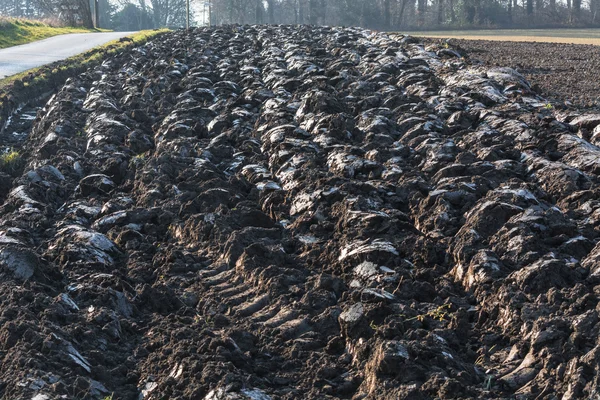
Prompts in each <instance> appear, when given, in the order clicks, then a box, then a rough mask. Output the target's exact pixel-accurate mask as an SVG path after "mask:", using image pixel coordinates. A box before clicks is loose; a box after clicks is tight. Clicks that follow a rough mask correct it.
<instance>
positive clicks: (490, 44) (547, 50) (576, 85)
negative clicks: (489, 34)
mask: <svg viewBox="0 0 600 400" xmlns="http://www.w3.org/2000/svg"><path fill="white" fill-rule="evenodd" d="M523 39H526V38H523ZM548 39H549V40H550V41H552V40H553V39H554V38H548ZM428 40H431V39H428ZM450 42H451V43H453V44H455V45H457V46H460V47H461V48H462V49H464V53H465V54H467V55H468V57H469V58H470V59H471V61H472V62H483V63H484V64H485V65H487V66H502V67H511V68H514V69H516V70H517V71H518V72H519V73H521V74H523V75H524V76H525V77H526V78H527V79H528V80H529V82H530V83H531V84H532V85H533V86H534V88H535V89H536V90H537V91H539V92H540V93H542V94H543V96H544V97H546V98H548V100H549V102H550V104H551V105H552V106H553V107H558V108H560V107H565V106H566V107H569V108H595V109H597V110H598V109H600V79H598V74H599V72H600V70H599V66H600V46H597V45H590V44H568V43H541V42H515V41H507V42H498V41H490V40H458V39H451V40H450ZM565 102H566V103H565Z"/></svg>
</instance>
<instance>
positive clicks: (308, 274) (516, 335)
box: [0, 26, 600, 400]
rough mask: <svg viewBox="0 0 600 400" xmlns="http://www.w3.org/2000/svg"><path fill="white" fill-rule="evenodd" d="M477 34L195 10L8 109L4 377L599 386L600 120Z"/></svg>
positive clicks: (105, 389) (576, 391)
mask: <svg viewBox="0 0 600 400" xmlns="http://www.w3.org/2000/svg"><path fill="white" fill-rule="evenodd" d="M463 56H464V54H462V53H461V52H460V49H459V51H457V50H456V49H453V48H452V46H447V45H443V44H435V43H434V44H427V45H422V44H420V43H419V41H418V40H415V39H414V38H411V37H405V36H402V35H395V34H384V33H372V32H369V31H365V30H361V29H350V28H328V27H319V28H317V27H290V26H277V27H275V26H273V27H268V26H264V27H249V26H243V27H241V26H230V27H216V28H211V29H194V30H191V31H190V32H184V31H178V32H172V33H169V34H166V35H164V36H162V37H161V38H160V39H158V40H154V41H150V42H149V43H147V44H145V45H144V46H141V47H139V48H136V49H134V50H132V51H129V52H125V53H122V54H119V55H116V56H113V57H110V58H108V59H107V60H106V61H105V62H104V63H103V64H102V65H100V66H98V67H95V68H93V69H91V70H88V71H87V72H85V73H83V74H81V75H79V76H76V77H73V78H71V79H70V80H69V81H68V82H67V83H66V84H65V85H64V86H63V87H62V88H61V89H60V91H59V92H58V93H57V94H56V95H54V96H53V97H52V98H51V99H50V100H49V101H48V102H47V104H46V105H45V106H44V107H43V109H41V110H39V111H38V112H37V115H34V114H31V112H28V111H27V110H22V111H21V112H19V113H17V114H16V115H14V116H13V118H12V119H11V122H10V124H8V125H7V126H5V129H4V130H3V133H2V139H3V143H5V144H6V145H7V146H11V147H12V148H13V149H22V151H20V152H14V151H13V152H11V153H7V154H12V156H11V157H7V156H5V157H3V158H2V159H1V160H0V161H1V162H2V170H3V172H2V173H1V174H0V185H2V188H3V190H2V191H1V196H2V206H1V208H0V292H1V294H2V296H1V306H0V357H1V359H2V363H1V364H0V393H1V396H2V397H3V398H9V399H35V400H48V399H60V398H68V399H103V398H106V397H110V396H111V395H112V396H113V397H112V398H113V399H131V400H134V399H205V400H218V399H227V400H235V399H259V400H268V399H299V398H306V399H328V398H330V399H382V398H386V399H432V398H441V399H449V398H464V399H472V398H490V399H491V398H494V399H504V398H516V399H534V398H539V399H541V398H544V399H554V398H556V399H557V398H561V399H578V398H593V397H594V396H597V395H598V394H599V393H598V390H597V388H598V387H600V367H599V361H600V343H599V342H598V337H599V331H600V319H599V311H600V308H599V307H600V306H599V299H598V296H599V295H600V267H599V266H600V264H599V262H600V244H598V243H599V241H600V201H599V200H598V197H599V194H600V193H599V189H598V185H597V184H598V182H599V173H600V147H597V146H598V145H600V115H598V114H593V113H578V112H572V111H559V110H557V109H556V108H553V107H548V103H547V100H546V99H544V98H541V97H540V96H539V95H538V94H537V93H536V92H535V91H533V90H532V88H531V86H530V84H529V82H528V81H527V80H526V78H525V77H524V76H523V75H521V74H519V73H518V72H517V71H515V70H514V69H510V68H504V67H489V66H485V65H481V64H474V63H471V62H469V60H468V59H465V58H464V57H463Z"/></svg>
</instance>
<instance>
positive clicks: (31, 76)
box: [0, 29, 168, 129]
mask: <svg viewBox="0 0 600 400" xmlns="http://www.w3.org/2000/svg"><path fill="white" fill-rule="evenodd" d="M165 32H168V30H167V29H157V30H148V31H141V32H138V33H135V34H133V35H131V36H128V37H129V39H130V40H121V39H118V40H113V41H112V42H109V43H107V44H105V45H103V46H99V47H96V48H93V49H92V50H89V51H87V52H85V53H82V54H79V55H76V56H73V57H70V58H67V59H66V60H63V61H57V62H55V63H52V64H48V65H44V66H42V67H39V68H34V69H30V70H28V71H25V72H22V73H20V74H16V75H12V76H9V77H7V78H4V79H0V129H1V128H2V126H3V125H4V122H5V121H6V120H7V118H8V117H9V116H10V115H11V114H12V112H13V110H15V109H16V108H17V107H18V106H19V105H21V104H24V103H27V102H28V101H31V100H33V99H37V98H39V97H40V95H41V94H43V93H49V92H53V91H55V90H56V89H58V88H59V87H60V86H62V85H63V84H64V83H65V81H66V80H67V79H68V78H70V77H71V76H75V75H78V74H80V73H82V72H83V71H85V70H86V69H88V68H90V67H93V66H96V65H98V64H100V63H101V62H102V61H103V60H104V59H105V58H107V57H109V56H112V55H115V54H118V53H121V52H123V51H127V50H130V49H131V48H133V47H137V46H141V45H143V44H144V43H146V42H147V41H149V40H150V39H152V38H154V37H156V36H158V35H161V34H164V33H165Z"/></svg>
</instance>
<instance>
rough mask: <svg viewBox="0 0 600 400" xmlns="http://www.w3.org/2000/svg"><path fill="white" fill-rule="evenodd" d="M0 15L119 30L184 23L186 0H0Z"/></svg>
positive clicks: (173, 25)
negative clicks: (96, 12) (96, 11)
mask: <svg viewBox="0 0 600 400" xmlns="http://www.w3.org/2000/svg"><path fill="white" fill-rule="evenodd" d="M190 1H191V2H192V3H193V2H194V1H197V0H190ZM94 3H96V4H94ZM96 9H97V10H98V16H97V19H96V15H95V10H96ZM0 16H5V17H15V18H31V19H43V20H47V21H48V22H50V23H55V24H64V25H69V26H78V25H81V26H85V27H88V28H93V27H94V26H96V25H98V27H101V28H106V29H114V30H120V31H135V30H141V29H153V28H162V27H170V28H180V27H183V26H185V21H186V0H135V1H131V0H110V1H109V0H0Z"/></svg>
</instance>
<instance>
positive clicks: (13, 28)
mask: <svg viewBox="0 0 600 400" xmlns="http://www.w3.org/2000/svg"><path fill="white" fill-rule="evenodd" d="M100 31H104V30H102V29H87V28H83V27H70V26H52V25H50V24H46V23H44V22H41V21H34V20H28V19H20V18H3V17H0V49H4V48H6V47H12V46H18V45H21V44H25V43H30V42H35V41H36V40H42V39H47V38H49V37H52V36H56V35H63V34H65V33H86V32H100Z"/></svg>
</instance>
